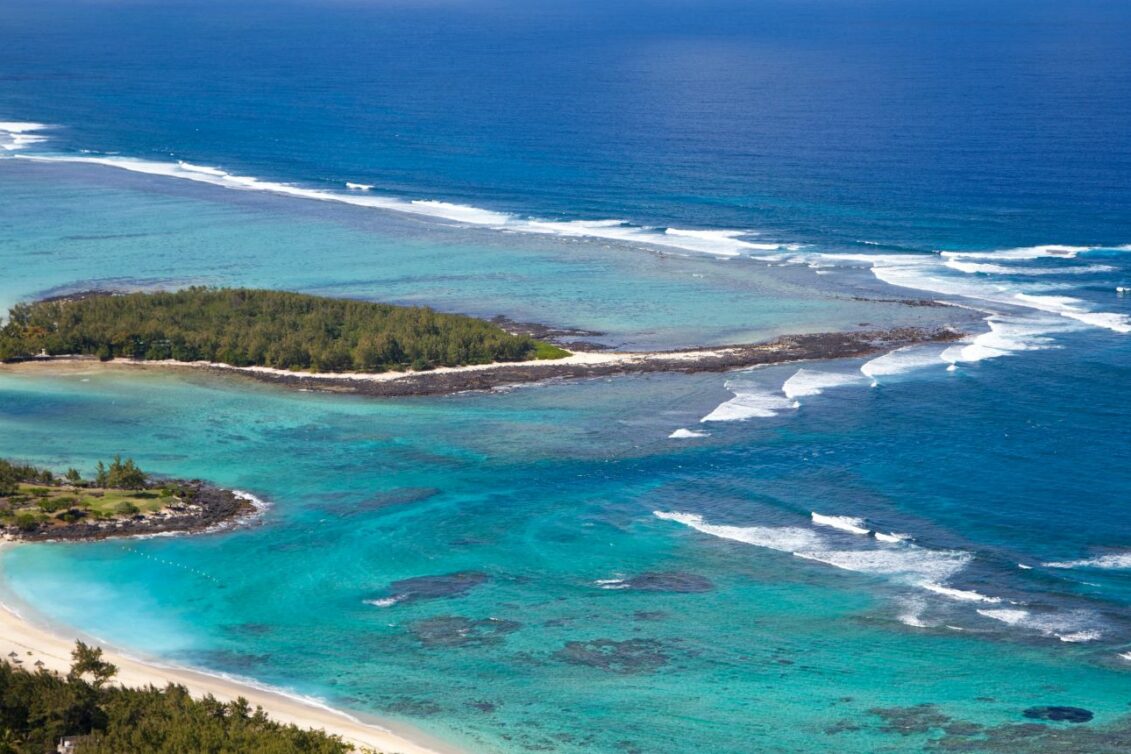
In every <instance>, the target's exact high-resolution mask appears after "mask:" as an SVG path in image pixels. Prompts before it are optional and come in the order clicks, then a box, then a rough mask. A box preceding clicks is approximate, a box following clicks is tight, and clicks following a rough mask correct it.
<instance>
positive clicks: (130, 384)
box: [0, 0, 1131, 754]
mask: <svg viewBox="0 0 1131 754" xmlns="http://www.w3.org/2000/svg"><path fill="white" fill-rule="evenodd" d="M1129 38H1131V5H1128V4H1126V3H1123V2H1099V1H1098V0H1097V1H1094V2H1079V3H1072V4H1066V3H1062V2H1044V1H1043V0H1034V1H1029V2H1001V1H997V0H988V1H986V0H983V1H982V2H978V3H974V2H961V1H958V2H947V3H926V2H917V1H915V0H904V1H903V2H865V1H862V0H797V1H794V2H769V1H766V0H752V1H750V2H742V3H738V2H734V3H730V2H713V1H710V0H708V2H701V3H694V4H692V3H684V2H677V1H675V0H672V1H671V2H662V1H660V0H656V1H649V2H641V1H639V0H633V1H630V2H625V3H616V4H613V3H595V2H575V3H569V4H566V3H546V2H541V3H538V2H535V3H516V2H509V1H504V2H488V1H487V0H431V1H429V2H415V3H413V2H400V1H399V0H389V1H388V2H384V1H382V2H377V1H373V2H362V1H360V0H357V1H353V0H305V1H296V2H278V3H267V2H263V3H256V2H242V1H237V2H225V3H221V2H192V3H189V2H147V1H145V0H137V1H134V2H109V1H102V0H90V1H89V2H66V3H64V2H56V0H37V1H36V2H30V1H28V2H25V1H24V0H7V2H4V3H2V4H0V306H3V307H7V306H10V305H12V304H14V303H16V302H19V301H22V300H31V299H34V298H37V297H41V296H44V295H52V294H57V293H62V292H67V291H75V290H84V289H90V288H101V289H121V290H126V289H137V288H141V289H153V288H161V287H176V286H182V285H189V284H207V285H247V286H261V287H274V288H283V289H289V290H302V291H309V292H315V293H320V294H327V295H343V296H351V297H357V298H365V299H371V300H380V301H390V302H397V303H413V304H427V305H430V306H434V307H436V308H437V309H441V310H444V311H458V312H466V313H470V314H475V315H481V316H494V315H498V314H502V315H506V316H508V317H512V318H514V319H519V320H525V321H535V322H544V323H548V324H553V325H562V326H570V327H577V328H583V329H586V330H593V331H597V332H599V333H600V334H599V335H595V336H592V338H591V339H594V340H598V341H600V342H602V343H604V344H606V345H608V346H611V347H614V348H620V349H626V350H634V349H649V348H671V347H682V346H689V345H695V344H723V343H738V342H751V341H755V340H758V339H762V338H767V337H771V336H774V335H778V334H783V333H790V332H818V331H831V330H846V329H847V330H851V329H857V328H875V327H884V326H889V325H897V324H917V325H932V326H933V325H949V326H953V327H957V328H960V329H962V330H963V331H965V332H966V333H967V334H968V335H967V337H966V338H965V339H964V340H962V341H961V342H958V343H955V344H949V345H939V346H921V347H914V348H910V349H903V350H900V351H896V352H893V353H890V354H880V355H877V356H876V357H873V358H862V359H856V360H838V361H833V362H828V363H806V364H792V365H783V366H775V367H772V368H765V369H756V370H750V371H746V372H740V373H733V374H725V375H719V374H701V375H650V376H630V377H623V378H615V379H601V380H589V381H580V382H572V383H570V382H564V383H554V384H548V385H540V386H534V387H524V388H521V389H510V390H498V391H494V392H490V393H469V394H460V395H454V396H446V397H436V398H422V399H406V400H376V399H361V398H355V397H344V396H334V395H322V394H316V393H301V392H289V391H285V390H281V389H276V388H271V387H266V386H262V385H257V384H252V383H248V382H246V381H243V380H239V379H235V378H231V379H228V378H217V377H214V376H204V375H199V376H197V375H188V374H181V373H176V374H173V373H168V374H161V373H155V372H152V371H146V372H141V371H136V370H129V369H128V368H122V369H115V370H109V369H90V370H88V371H60V372H58V373H47V372H37V373H30V372H16V371H12V370H4V369H0V456H2V457H12V458H19V459H21V460H25V461H28V462H34V463H38V464H42V465H49V466H52V467H55V468H59V469H65V468H66V467H68V466H77V467H79V468H82V469H90V468H92V467H93V466H94V464H95V463H96V461H97V460H99V459H105V458H107V457H109V456H110V455H112V454H114V453H122V454H123V455H130V456H133V457H134V458H135V459H137V461H138V462H139V464H140V465H141V466H142V467H143V468H145V469H147V470H151V471H153V472H157V473H161V474H168V475H174V476H193V477H201V478H206V479H209V480H212V481H214V482H216V483H219V484H223V485H227V486H232V487H235V488H238V489H241V490H246V491H249V492H251V493H253V494H255V495H256V496H258V497H259V498H262V499H263V500H265V501H267V503H268V504H269V508H268V509H267V511H266V513H265V514H264V516H263V517H262V519H261V520H260V521H259V523H257V524H256V525H254V526H251V527H248V528H244V529H240V530H234V531H229V532H222V533H216V534H210V535H205V536H199V537H183V538H157V539H149V540H141V541H129V542H124V541H112V542H103V543H98V544H70V545H63V544H46V545H35V546H20V547H18V548H14V549H6V550H5V551H4V553H3V555H2V559H0V563H2V568H3V578H4V581H3V585H2V587H0V590H2V594H0V596H2V601H3V602H4V603H5V604H8V605H9V606H12V607H14V608H16V609H19V610H21V611H24V612H25V613H27V614H29V615H35V616H38V619H40V620H43V621H45V622H51V623H52V624H54V625H56V626H58V627H65V629H64V630H73V631H76V632H81V633H82V634H84V635H88V636H91V637H95V638H97V639H99V640H101V641H104V642H106V643H109V644H112V645H114V646H118V647H122V648H124V649H127V650H129V651H132V652H135V653H138V654H143V655H148V656H152V657H155V658H160V659H162V660H164V661H169V662H177V663H182V664H187V665H192V666H195V667H199V668H202V669H205V670H209V671H212V672H217V673H225V674H229V675H234V676H238V677H241V678H247V679H252V680H254V681H257V682H260V683H266V684H270V685H272V686H275V687H279V688H283V689H287V690H290V691H293V692H294V693H298V694H303V695H309V696H313V697H317V698H319V699H322V700H325V701H326V702H327V703H329V704H332V705H334V706H336V707H339V708H342V709H345V710H348V711H350V712H352V713H354V714H359V715H363V716H372V717H375V718H378V719H381V720H385V721H389V722H391V723H393V724H398V725H405V726H410V727H414V728H418V729H420V730H423V731H425V732H427V733H428V734H431V735H433V736H436V737H438V738H439V739H442V740H444V741H447V742H449V743H451V744H452V745H453V746H455V747H460V748H462V749H464V750H467V751H471V752H501V753H502V754H518V753H519V752H526V751H558V752H563V754H578V753H580V752H595V753H600V754H621V753H623V752H640V753H642V754H643V753H647V754H651V753H653V752H688V751H694V752H709V753H710V754H730V753H731V752H734V753H737V752H830V751H836V752H862V753H863V752H904V751H975V752H1033V753H1036V752H1080V753H1081V754H1097V753H1101V752H1120V751H1127V750H1128V749H1129V747H1131V743H1129V742H1131V718H1129V717H1128V705H1129V704H1131V509H1129V506H1128V503H1129V502H1131V499H1129V494H1128V490H1129V489H1131V427H1129V419H1131V415H1129V411H1128V408H1127V393H1128V387H1129V386H1131V46H1129V45H1128V44H1127V42H1126V40H1127V39H1129ZM922 300H931V301H943V302H946V303H949V304H951V305H952V306H946V307H939V306H919V305H915V306H912V305H909V304H908V303H907V302H908V301H914V302H919V301H922ZM453 574H459V575H458V576H452V575H453ZM407 579H424V581H415V582H409V586H407V587H406V586H405V585H404V584H398V582H403V581H404V580H407ZM413 584H415V585H416V586H415V587H414V586H412V585H413ZM414 590H416V591H414ZM437 594H439V595H441V596H435V595H437ZM428 595H432V597H431V598H427V596H428ZM1047 705H1069V706H1074V707H1082V708H1086V709H1088V710H1089V711H1091V712H1092V713H1094V719H1093V720H1092V721H1091V722H1089V723H1087V724H1081V725H1074V724H1071V723H1057V722H1040V723H1035V722H1034V721H1033V720H1032V719H1030V718H1026V717H1025V716H1024V715H1023V712H1024V710H1026V709H1029V708H1032V707H1039V706H1047Z"/></svg>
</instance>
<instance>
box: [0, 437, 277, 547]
mask: <svg viewBox="0 0 1131 754" xmlns="http://www.w3.org/2000/svg"><path fill="white" fill-rule="evenodd" d="M253 501H254V498H252V497H251V496H250V495H245V494H242V493H238V492H234V491H231V490H225V489H220V488H219V487H213V486H211V485H209V484H205V483H204V482H202V481H200V480H192V481H181V480H170V479H163V480H154V479H150V477H149V475H147V474H146V473H145V472H143V471H142V470H141V469H140V468H138V466H137V464H135V463H134V461H133V459H126V460H124V461H123V460H122V458H121V457H120V456H115V458H114V459H113V461H111V462H110V464H109V465H108V466H107V465H106V464H104V463H103V462H101V461H100V462H99V463H98V469H97V471H96V472H95V474H94V477H93V478H92V479H89V480H88V479H83V477H82V475H81V474H80V473H79V472H78V471H77V470H76V469H68V470H67V472H66V474H64V475H63V476H61V477H60V476H57V475H56V474H54V473H53V472H51V471H49V470H48V469H41V468H38V467H35V466H29V465H24V464H17V463H12V462H11V461H6V460H4V459H0V536H3V537H5V538H8V539H15V540H25V541H35V540H48V539H104V538H106V537H120V536H136V535H141V534H159V533H168V532H190V531H202V530H205V529H210V528H212V527H215V526H218V525H220V524H223V523H225V522H228V521H232V520H234V519H237V518H240V517H243V516H248V515H250V514H253V513H255V512H256V507H255V505H254V502H253Z"/></svg>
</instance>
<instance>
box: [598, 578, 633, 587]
mask: <svg viewBox="0 0 1131 754" xmlns="http://www.w3.org/2000/svg"><path fill="white" fill-rule="evenodd" d="M593 583H594V584H596V585H597V586H599V587H601V588H602V589H628V588H629V587H630V586H632V585H631V584H628V583H626V582H625V580H624V579H597V580H596V581H594V582H593Z"/></svg>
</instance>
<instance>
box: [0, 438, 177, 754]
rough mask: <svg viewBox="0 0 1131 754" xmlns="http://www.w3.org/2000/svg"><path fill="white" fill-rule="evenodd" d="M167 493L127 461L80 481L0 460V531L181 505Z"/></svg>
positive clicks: (77, 477) (100, 466)
mask: <svg viewBox="0 0 1131 754" xmlns="http://www.w3.org/2000/svg"><path fill="white" fill-rule="evenodd" d="M178 492H179V490H176V489H173V488H160V489H153V490H150V489H148V478H147V477H146V474H145V472H143V471H142V470H141V469H139V468H138V467H137V464H135V463H134V462H133V459H130V458H127V459H126V460H124V461H123V460H122V458H121V456H115V457H114V460H113V461H112V462H111V463H110V465H109V466H106V465H105V464H104V463H102V462H99V464H98V470H97V472H96V474H95V479H94V480H93V481H92V482H90V483H87V482H84V481H83V480H82V476H81V475H80V474H79V473H78V471H76V470H75V469H69V470H68V471H67V474H66V476H65V477H62V478H60V477H56V476H55V475H54V474H52V473H51V472H50V471H48V470H46V469H40V468H37V467H35V466H26V465H19V464H13V463H11V462H9V461H5V460H3V459H0V527H3V526H6V525H10V526H15V527H16V528H17V529H19V530H20V531H22V532H30V531H34V530H36V529H39V528H40V527H42V526H60V525H63V524H70V523H75V522H76V521H79V520H82V519H84V518H86V519H105V518H114V517H118V516H134V515H137V514H138V513H156V512H157V511H160V510H163V509H164V508H166V507H167V506H169V505H174V504H178V503H181V502H183V500H182V499H181V497H180V496H179V495H178ZM0 751H2V750H0Z"/></svg>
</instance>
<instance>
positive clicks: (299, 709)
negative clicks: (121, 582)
mask: <svg viewBox="0 0 1131 754" xmlns="http://www.w3.org/2000/svg"><path fill="white" fill-rule="evenodd" d="M14 546H17V545H15V544H14V543H11V542H4V541H0V549H3V548H8V547H14ZM2 576H3V571H2V570H0V577H2ZM76 638H82V637H79V636H74V635H63V634H61V633H56V632H54V631H51V630H48V629H47V628H44V627H41V626H39V625H37V624H35V623H33V622H31V621H28V620H26V619H25V618H24V617H23V616H21V615H19V614H17V613H16V612H15V611H14V610H13V608H12V607H11V606H9V605H7V604H4V605H2V607H0V655H2V656H3V658H4V659H6V660H9V661H10V662H15V661H16V660H19V663H18V664H20V665H22V666H23V667H24V668H27V669H28V670H31V671H35V669H36V668H37V667H38V666H37V665H36V662H42V663H43V667H45V668H47V669H48V670H51V671H55V672H58V673H66V672H67V671H68V670H69V669H70V665H71V649H72V648H73V647H74V643H75V639H76ZM88 643H89V641H88ZM103 650H104V656H105V658H106V659H107V660H109V661H110V662H112V663H114V664H115V665H117V666H118V675H117V677H116V679H117V681H118V682H119V683H121V684H122V685H124V686H133V687H142V686H148V685H151V684H152V685H154V686H157V687H164V686H166V685H167V684H170V683H174V684H180V685H182V686H184V687H185V688H187V689H188V690H189V692H190V693H191V694H192V695H193V696H195V697H203V696H205V695H207V694H211V695H212V696H214V697H216V698H217V699H220V700H223V701H232V700H234V699H235V698H237V697H241V696H242V697H244V698H245V699H247V700H248V701H249V702H250V703H251V705H252V706H253V707H254V706H260V707H262V708H263V709H264V710H265V711H266V712H267V713H268V714H269V715H270V716H271V717H272V718H273V719H274V720H276V721H278V722H281V723H293V724H294V725H297V726H299V727H301V728H313V729H315V730H323V731H325V732H327V733H332V734H335V735H338V736H341V737H342V739H343V740H345V741H346V742H348V743H350V744H353V745H354V746H356V747H358V750H367V749H371V750H374V751H378V752H382V754H458V752H459V750H458V749H455V748H452V747H449V746H444V745H443V744H440V743H437V742H428V743H422V742H420V741H416V740H412V739H410V738H409V737H407V735H406V734H403V733H397V732H393V731H391V730H388V729H385V728H382V727H379V726H376V725H368V724H366V723H363V722H361V721H359V720H356V719H354V718H352V717H351V716H349V715H347V714H345V713H342V712H337V711H335V710H333V709H330V708H328V707H322V706H319V705H318V704H316V703H313V702H304V701H302V700H300V699H297V698H293V697H290V696H285V695H283V694H280V693H275V692H272V691H268V690H265V689H259V688H255V687H252V686H248V685H245V684H241V683H238V682H236V681H232V680H228V679H225V678H220V677H216V676H212V675H208V674H205V673H201V672H197V671H194V670H191V669H188V668H178V667H165V666H160V665H156V664H151V663H147V662H144V661H142V660H139V659H137V658H135V657H132V656H129V655H126V654H123V653H122V652H120V651H115V650H113V649H111V648H109V647H103ZM13 652H14V653H15V654H16V657H15V658H12V657H11V653H13ZM420 738H422V737H420Z"/></svg>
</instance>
